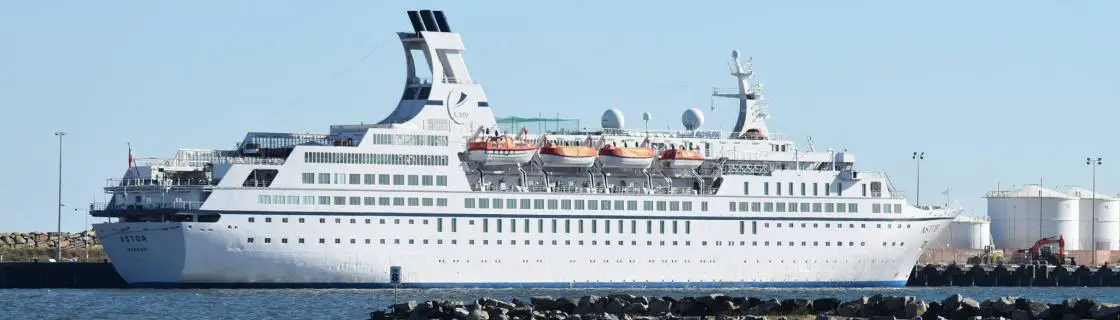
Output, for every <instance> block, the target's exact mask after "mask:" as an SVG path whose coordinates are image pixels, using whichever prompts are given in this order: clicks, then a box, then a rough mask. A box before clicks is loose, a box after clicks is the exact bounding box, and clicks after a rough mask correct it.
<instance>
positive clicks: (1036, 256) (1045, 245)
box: [1028, 234, 1066, 266]
mask: <svg viewBox="0 0 1120 320" xmlns="http://www.w3.org/2000/svg"><path fill="white" fill-rule="evenodd" d="M1054 243H1057V244H1058V253H1057V254H1055V253H1054V252H1053V249H1051V246H1049V245H1050V244H1054ZM1028 253H1029V254H1030V258H1031V260H1045V261H1046V262H1048V263H1050V264H1053V265H1059V266H1060V265H1062V264H1064V263H1065V260H1066V239H1065V237H1064V236H1063V235H1060V234H1059V235H1058V236H1057V237H1045V238H1042V239H1038V241H1035V243H1034V246H1031V249H1030V251H1028Z"/></svg>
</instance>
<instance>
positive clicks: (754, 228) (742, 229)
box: [739, 221, 910, 234]
mask: <svg viewBox="0 0 1120 320" xmlns="http://www.w3.org/2000/svg"><path fill="white" fill-rule="evenodd" d="M783 224H784V225H785V226H786V228H796V227H797V223H794V222H785V223H783V222H774V228H781V227H782V225H783ZM800 224H801V228H809V227H812V228H819V227H820V226H821V225H822V224H823V225H824V227H825V228H832V227H833V226H834V225H835V226H836V228H837V229H843V228H844V224H843V223H840V222H837V223H835V224H833V223H831V222H827V223H821V222H801V223H800ZM883 225H886V226H887V229H894V228H896V227H897V228H898V229H902V224H901V223H899V224H890V223H876V224H875V228H876V229H882V228H883ZM762 227H763V228H769V227H770V222H763V223H762ZM855 228H856V224H855V223H849V224H848V229H855ZM859 228H860V229H867V224H866V223H860V224H859ZM906 229H910V224H906ZM746 233H747V223H746V221H739V234H746ZM751 234H758V221H751Z"/></svg>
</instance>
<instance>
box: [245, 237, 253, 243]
mask: <svg viewBox="0 0 1120 320" xmlns="http://www.w3.org/2000/svg"><path fill="white" fill-rule="evenodd" d="M245 242H248V243H253V238H249V239H245Z"/></svg>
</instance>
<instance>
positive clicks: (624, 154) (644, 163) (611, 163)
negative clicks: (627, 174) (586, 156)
mask: <svg viewBox="0 0 1120 320" xmlns="http://www.w3.org/2000/svg"><path fill="white" fill-rule="evenodd" d="M656 155H657V153H656V152H654V151H653V149H650V148H649V147H618V146H615V145H606V146H603V148H601V149H599V161H600V163H602V165H603V167H604V168H626V169H645V168H649V167H650V166H651V165H652V164H653V157H654V156H656Z"/></svg>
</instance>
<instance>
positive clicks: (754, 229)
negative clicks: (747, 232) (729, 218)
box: [751, 221, 758, 234]
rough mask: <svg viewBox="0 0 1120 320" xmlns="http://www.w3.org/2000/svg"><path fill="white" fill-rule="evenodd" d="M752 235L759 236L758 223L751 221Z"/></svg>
mask: <svg viewBox="0 0 1120 320" xmlns="http://www.w3.org/2000/svg"><path fill="white" fill-rule="evenodd" d="M751 234H758V221H751Z"/></svg>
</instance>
